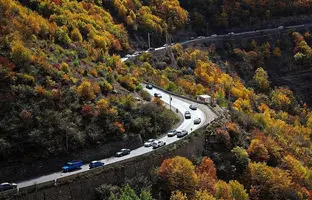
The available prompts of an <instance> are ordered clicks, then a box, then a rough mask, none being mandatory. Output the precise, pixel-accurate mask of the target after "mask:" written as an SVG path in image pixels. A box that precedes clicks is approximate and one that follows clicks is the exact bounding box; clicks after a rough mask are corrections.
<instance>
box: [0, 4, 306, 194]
mask: <svg viewBox="0 0 312 200" xmlns="http://www.w3.org/2000/svg"><path fill="white" fill-rule="evenodd" d="M311 3H312V2H311V1H310V0H278V1H276V0H275V1H274V0H261V1H256V0H223V1H218V0H209V1H208V0H111V1H108V0H107V1H105V0H0V109H1V112H0V165H1V166H4V167H9V166H11V165H15V164H16V163H17V162H25V163H31V162H39V161H43V160H46V159H50V158H53V157H57V158H59V157H62V156H64V155H67V156H68V155H71V154H72V153H73V152H80V151H85V150H88V149H92V148H96V147H99V146H101V145H104V144H109V143H112V142H120V141H125V140H127V139H128V138H129V137H132V136H138V135H139V136H140V137H141V138H142V140H146V139H149V138H156V137H158V136H160V135H162V134H163V133H165V132H167V131H168V130H170V129H171V128H172V127H173V126H174V125H175V124H176V123H178V122H179V118H178V117H177V115H176V114H175V113H174V112H172V111H171V110H168V109H166V106H165V105H164V104H163V103H162V101H159V100H157V99H156V100H155V99H153V100H152V98H151V96H150V95H149V94H148V93H147V92H146V91H145V90H143V86H142V85H141V83H142V82H144V81H146V82H150V83H153V84H155V85H157V86H159V87H161V88H163V89H165V90H168V91H171V92H174V93H176V94H180V95H184V96H188V97H189V98H196V96H197V95H200V94H209V95H211V96H212V98H213V100H214V103H215V104H216V107H217V108H219V109H220V110H223V111H224V114H223V115H222V118H221V119H220V120H219V121H218V122H216V123H213V124H210V125H209V126H208V127H207V128H205V129H203V130H201V131H203V132H204V134H206V135H207V137H208V138H209V134H211V133H213V135H215V137H216V140H217V144H218V149H215V150H212V151H211V150H209V151H208V150H207V151H204V152H203V153H202V155H201V157H198V158H194V159H188V158H184V157H181V156H173V157H172V158H169V159H165V160H163V162H162V164H161V165H160V166H158V167H157V168H155V169H151V173H150V177H148V178H146V179H148V180H145V182H146V184H141V185H140V186H138V184H137V183H136V181H129V182H127V183H125V184H123V185H118V186H117V185H116V186H115V185H113V186H112V185H102V186H99V187H98V188H95V190H96V192H97V194H98V199H110V200H152V199H158V198H159V199H168V200H169V199H170V200H187V199H188V200H213V199H224V200H233V199H236V200H247V199H250V200H260V199H263V200H264V199H268V200H270V199H277V200H283V199H285V200H286V199H307V200H308V199H312V109H311V105H309V104H308V103H306V102H304V100H302V99H301V98H299V97H298V96H297V93H296V92H294V91H293V90H292V89H291V87H290V86H287V85H284V84H278V82H276V81H273V79H271V78H273V77H274V76H275V75H273V74H272V75H271V74H270V72H275V70H277V69H276V68H280V67H283V68H284V72H285V73H286V72H289V71H296V70H301V71H309V70H311V66H312V30H305V31H303V32H302V31H296V30H291V31H290V32H289V34H288V35H287V36H285V37H283V38H279V39H270V40H266V39H264V40H257V39H250V40H249V41H248V44H247V45H240V44H235V45H229V47H228V48H217V47H216V46H215V45H209V46H206V47H198V48H197V47H185V46H182V45H181V44H179V42H176V41H179V40H180V39H181V38H179V37H180V36H181V35H182V33H183V35H184V36H185V35H188V34H189V35H190V36H191V35H198V34H206V33H214V32H220V31H221V32H222V30H226V29H228V28H242V27H245V28H246V27H249V26H250V25H254V24H261V23H262V24H264V23H268V24H269V23H270V22H271V20H276V19H282V18H287V19H295V21H296V22H297V21H298V20H299V18H300V17H301V16H305V18H306V17H307V16H308V17H310V19H311V16H310V15H311V14H312V4H311ZM148 33H150V34H152V37H153V42H152V45H154V46H155V47H156V45H158V44H161V45H163V44H164V43H165V42H166V37H167V36H168V35H170V36H171V37H172V38H174V39H176V41H174V44H173V45H172V46H171V47H170V52H169V53H167V54H166V55H164V56H163V57H161V58H159V57H157V56H155V55H153V52H151V51H150V52H143V53H141V54H140V55H138V56H137V57H135V58H134V59H131V60H128V61H126V62H122V60H121V57H123V56H124V55H126V54H128V53H134V52H135V51H139V50H146V49H147V48H148V45H147V42H146V39H147V34H148ZM155 57H157V58H155ZM278 63H282V64H278ZM287 70H288V71H287ZM138 98H139V99H140V101H137V99H138ZM156 116H157V117H156ZM185 148H187V147H185Z"/></svg>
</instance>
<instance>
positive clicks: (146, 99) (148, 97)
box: [139, 90, 152, 101]
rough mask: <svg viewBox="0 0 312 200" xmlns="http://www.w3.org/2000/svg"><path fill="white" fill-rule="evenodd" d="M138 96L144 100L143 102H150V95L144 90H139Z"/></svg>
mask: <svg viewBox="0 0 312 200" xmlns="http://www.w3.org/2000/svg"><path fill="white" fill-rule="evenodd" d="M139 94H140V96H141V97H142V98H143V100H145V101H151V100H152V97H151V95H150V94H149V93H148V92H147V91H145V90H141V91H140V93H139Z"/></svg>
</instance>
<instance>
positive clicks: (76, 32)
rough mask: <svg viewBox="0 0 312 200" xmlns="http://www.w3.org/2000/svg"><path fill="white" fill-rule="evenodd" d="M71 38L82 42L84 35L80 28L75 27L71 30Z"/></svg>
mask: <svg viewBox="0 0 312 200" xmlns="http://www.w3.org/2000/svg"><path fill="white" fill-rule="evenodd" d="M71 39H72V40H73V41H75V42H81V41H82V35H81V33H80V31H79V29H78V28H74V29H73V30H72V32H71Z"/></svg>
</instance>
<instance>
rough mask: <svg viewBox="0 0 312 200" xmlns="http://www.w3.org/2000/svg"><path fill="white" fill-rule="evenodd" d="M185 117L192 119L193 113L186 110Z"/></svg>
mask: <svg viewBox="0 0 312 200" xmlns="http://www.w3.org/2000/svg"><path fill="white" fill-rule="evenodd" d="M184 118H185V119H191V113H190V111H185V113H184Z"/></svg>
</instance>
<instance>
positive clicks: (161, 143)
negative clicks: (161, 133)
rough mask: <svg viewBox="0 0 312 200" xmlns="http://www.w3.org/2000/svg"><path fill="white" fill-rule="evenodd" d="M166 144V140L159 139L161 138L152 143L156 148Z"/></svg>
mask: <svg viewBox="0 0 312 200" xmlns="http://www.w3.org/2000/svg"><path fill="white" fill-rule="evenodd" d="M165 145H166V142H164V141H161V140H155V141H154V142H153V144H152V146H153V149H157V148H159V147H162V146H165Z"/></svg>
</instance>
